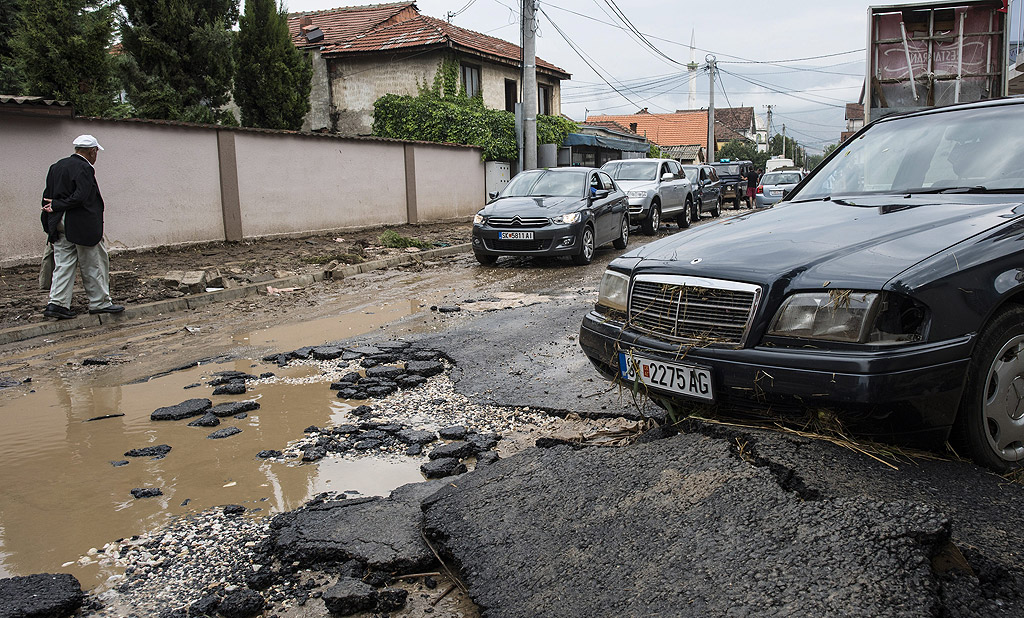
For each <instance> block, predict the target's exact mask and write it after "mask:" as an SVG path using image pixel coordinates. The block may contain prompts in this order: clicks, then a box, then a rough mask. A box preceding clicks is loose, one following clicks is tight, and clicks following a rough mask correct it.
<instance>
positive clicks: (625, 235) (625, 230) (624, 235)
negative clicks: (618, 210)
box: [612, 216, 629, 249]
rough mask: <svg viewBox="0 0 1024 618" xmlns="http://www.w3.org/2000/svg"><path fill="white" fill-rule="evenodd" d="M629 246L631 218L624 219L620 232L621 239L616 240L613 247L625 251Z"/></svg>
mask: <svg viewBox="0 0 1024 618" xmlns="http://www.w3.org/2000/svg"><path fill="white" fill-rule="evenodd" d="M628 244H629V217H628V216H626V217H623V218H622V229H621V230H620V231H619V237H618V238H616V239H615V241H614V242H613V243H612V246H613V247H615V248H616V249H625V248H626V245H628Z"/></svg>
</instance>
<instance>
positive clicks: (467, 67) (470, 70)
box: [461, 64, 480, 97]
mask: <svg viewBox="0 0 1024 618" xmlns="http://www.w3.org/2000/svg"><path fill="white" fill-rule="evenodd" d="M461 68H462V87H463V88H465V89H466V96H467V97H475V96H476V95H478V94H480V67H477V66H473V65H471V64H464V65H462V67H461Z"/></svg>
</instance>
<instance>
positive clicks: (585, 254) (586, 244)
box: [572, 225, 597, 266]
mask: <svg viewBox="0 0 1024 618" xmlns="http://www.w3.org/2000/svg"><path fill="white" fill-rule="evenodd" d="M596 248H597V247H596V244H595V241H594V228H592V227H590V226H589V225H585V226H583V231H582V232H580V252H579V253H577V254H576V255H574V256H572V263H573V264H576V265H577V266H586V265H587V264H589V263H590V260H592V259H594V250H595V249H596Z"/></svg>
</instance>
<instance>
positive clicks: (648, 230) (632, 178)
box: [601, 159, 695, 236]
mask: <svg viewBox="0 0 1024 618" xmlns="http://www.w3.org/2000/svg"><path fill="white" fill-rule="evenodd" d="M601 169H603V170H605V171H606V172H608V173H609V174H610V175H611V177H612V178H614V179H615V182H616V183H617V184H618V185H619V187H621V188H622V190H623V191H625V192H626V195H627V196H628V197H629V221H630V223H632V224H634V225H636V224H639V225H640V229H641V230H642V231H643V233H644V234H646V235H648V236H653V235H655V234H657V233H658V228H659V227H660V226H661V220H662V218H663V217H669V218H674V219H675V220H676V222H677V223H679V227H690V223H691V222H692V221H693V220H694V217H695V213H694V210H693V195H692V193H691V192H692V188H691V186H690V181H689V180H688V179H687V178H686V175H685V174H684V173H683V170H682V168H681V167H680V166H679V162H678V161H675V160H674V159H619V160H616V161H609V162H607V163H605V164H604V165H603V166H602V168H601Z"/></svg>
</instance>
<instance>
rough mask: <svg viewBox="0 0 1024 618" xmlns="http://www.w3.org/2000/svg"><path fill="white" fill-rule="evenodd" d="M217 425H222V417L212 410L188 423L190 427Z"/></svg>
mask: <svg viewBox="0 0 1024 618" xmlns="http://www.w3.org/2000/svg"><path fill="white" fill-rule="evenodd" d="M217 425H220V419H219V418H217V416H216V415H214V414H212V413H210V412H207V413H206V414H204V415H202V416H200V417H199V418H197V419H196V420H194V421H192V422H191V423H189V424H188V426H189V427H216V426H217Z"/></svg>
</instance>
